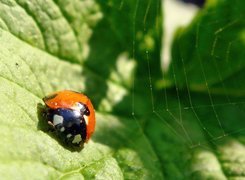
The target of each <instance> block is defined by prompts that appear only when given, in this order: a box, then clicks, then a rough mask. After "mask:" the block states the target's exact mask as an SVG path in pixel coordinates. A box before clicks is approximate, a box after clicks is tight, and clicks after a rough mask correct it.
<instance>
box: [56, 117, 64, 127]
mask: <svg viewBox="0 0 245 180" xmlns="http://www.w3.org/2000/svg"><path fill="white" fill-rule="evenodd" d="M63 120H64V118H63V117H62V116H59V115H57V114H55V115H54V117H53V124H54V126H56V125H57V124H61V123H63Z"/></svg>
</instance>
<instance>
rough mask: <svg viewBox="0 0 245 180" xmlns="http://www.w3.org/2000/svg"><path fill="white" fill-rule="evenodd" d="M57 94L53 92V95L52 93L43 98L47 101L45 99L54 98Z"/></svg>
mask: <svg viewBox="0 0 245 180" xmlns="http://www.w3.org/2000/svg"><path fill="white" fill-rule="evenodd" d="M57 95H58V94H52V95H50V96H45V97H44V98H43V101H44V102H45V101H48V100H50V99H53V98H55V97H56V96H57Z"/></svg>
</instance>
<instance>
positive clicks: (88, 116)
mask: <svg viewBox="0 0 245 180" xmlns="http://www.w3.org/2000/svg"><path fill="white" fill-rule="evenodd" d="M43 101H44V103H45V105H46V108H45V115H46V119H47V121H48V124H49V125H51V126H52V127H53V128H54V129H55V131H56V132H57V134H58V136H59V138H61V140H62V141H63V142H65V143H66V144H70V145H73V146H77V147H83V144H84V143H85V142H87V141H88V140H89V139H90V137H91V135H92V134H93V132H94V129H95V112H94V108H93V105H92V103H91V101H90V100H89V98H88V97H87V96H85V95H84V94H82V93H78V92H75V91H70V90H63V91H58V92H55V93H52V94H50V95H48V96H46V97H44V98H43Z"/></svg>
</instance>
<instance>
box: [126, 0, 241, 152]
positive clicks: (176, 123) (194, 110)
mask: <svg viewBox="0 0 245 180" xmlns="http://www.w3.org/2000/svg"><path fill="white" fill-rule="evenodd" d="M166 1H167V0H166ZM122 2H123V1H122ZM168 2H169V1H168ZM140 3H141V2H140V1H139V0H138V1H137V2H136V6H135V12H134V17H133V18H134V24H133V28H134V29H133V33H134V34H133V39H134V40H133V42H132V47H133V49H132V52H133V58H134V57H135V53H136V52H135V51H136V44H135V43H136V40H135V39H136V37H135V36H136V32H135V26H136V24H135V21H136V16H137V13H138V11H139V10H138V7H139V4H140ZM165 5H166V4H165ZM150 6H151V1H149V3H148V7H147V9H146V12H145V16H144V20H143V22H144V24H145V27H144V30H145V29H147V27H146V20H147V16H148V12H149V9H150V8H151V7H150ZM159 6H160V3H159ZM165 8H169V7H165ZM157 9H159V7H157ZM165 11H167V10H166V9H165ZM173 11H174V10H173ZM187 11H189V10H187ZM196 11H198V10H194V12H196ZM159 13H160V12H159ZM209 13H214V14H215V13H216V12H209ZM194 14H195V13H194ZM164 18H169V17H168V14H167V13H165V17H164ZM179 18H180V17H179ZM241 18H242V16H241V17H237V19H236V20H235V21H232V22H230V23H229V24H227V25H226V26H220V28H219V29H217V31H216V32H215V38H214V40H213V43H212V48H211V51H210V52H209V53H210V55H211V56H212V57H216V48H217V47H218V45H217V44H218V40H219V34H220V33H222V32H224V31H226V30H227V29H228V28H229V27H230V26H233V25H234V23H235V22H236V21H237V20H241ZM211 23H219V22H210V24H211ZM156 26H158V25H156ZM156 28H158V27H156ZM206 28H208V27H206V26H204V25H203V24H202V22H201V21H200V22H199V23H198V26H197V28H196V33H195V38H196V42H194V43H195V48H196V50H197V52H199V37H200V33H202V31H203V30H205V29H206ZM144 32H145V31H144ZM166 35H168V34H165V37H166ZM170 35H171V36H173V34H170ZM159 38H161V37H160V35H159ZM171 40H172V39H171V38H170V40H168V41H167V43H171ZM234 43H236V39H233V40H231V41H230V42H229V43H228V44H227V50H226V52H225V54H226V60H225V62H226V63H228V61H229V58H231V57H230V48H231V46H232V45H233V44H234ZM168 45H169V44H168ZM159 48H160V47H159ZM166 49H167V50H166ZM166 49H165V50H164V51H163V50H162V49H161V51H162V53H165V54H163V62H162V64H163V67H162V71H163V79H164V78H165V76H164V72H165V71H170V72H171V74H172V75H173V82H174V86H173V87H174V89H171V90H168V89H167V88H163V90H162V92H161V94H162V97H163V99H156V96H157V95H156V94H154V93H155V91H154V89H153V88H154V84H153V81H152V78H153V77H152V72H153V71H154V70H155V69H152V63H154V61H151V59H150V56H149V51H148V50H146V51H145V56H146V59H147V69H148V71H147V72H146V73H147V76H148V82H145V83H146V84H147V85H148V90H149V91H150V94H149V96H150V99H151V107H152V109H151V110H152V113H153V114H154V115H156V116H157V117H158V119H159V120H160V121H161V122H162V123H163V124H164V125H165V126H167V127H168V128H169V129H170V130H171V131H172V132H173V133H174V134H175V135H176V136H177V137H178V138H180V139H182V140H183V141H184V142H185V143H186V145H187V146H188V147H190V148H196V147H205V148H209V147H208V145H209V144H210V143H211V144H212V145H216V143H217V142H218V141H219V140H222V139H224V138H227V137H232V136H236V135H238V134H241V133H244V132H245V126H244V124H241V122H242V121H243V120H242V119H237V116H236V115H235V114H232V113H240V117H243V118H244V117H245V113H244V105H245V101H244V98H241V97H240V98H234V97H233V96H232V95H230V94H229V93H228V91H227V88H228V87H227V85H226V84H225V83H224V82H225V80H224V79H223V78H222V75H221V72H222V69H221V68H220V67H219V65H218V63H217V60H216V59H215V58H213V64H214V67H215V69H216V70H217V74H216V75H217V77H218V79H219V83H220V84H221V86H222V89H223V92H224V94H223V95H222V96H220V95H216V94H214V93H212V92H211V90H210V86H211V85H210V83H209V81H208V77H207V73H208V69H207V68H206V66H204V64H203V61H202V60H201V57H200V53H197V54H198V56H197V59H196V61H197V62H198V64H199V67H200V69H201V71H200V74H199V76H202V78H203V80H204V84H205V88H206V93H204V94H202V93H198V92H193V91H192V89H191V88H190V87H189V84H190V83H189V82H190V80H189V79H190V75H189V74H188V73H187V70H186V68H185V66H184V57H183V56H182V55H181V57H180V58H181V59H180V61H181V62H182V65H183V66H182V67H181V68H182V69H181V70H182V71H183V73H184V74H183V76H184V84H185V86H186V89H185V90H183V89H179V86H178V82H177V81H178V80H177V71H178V70H179V69H176V68H175V66H169V64H170V63H171V62H170V59H171V57H169V56H170V55H168V53H169V54H170V52H169V51H170V48H166ZM179 51H180V54H182V53H184V51H185V49H184V48H181V46H180V50H179ZM166 54H167V55H166ZM168 58H169V59H168ZM166 59H167V60H166ZM240 66H242V65H240ZM136 80H137V79H134V82H135V81H136ZM236 83H237V82H233V84H236ZM236 87H239V84H236ZM137 88H138V87H136V86H135V83H134V86H133V88H132V116H133V118H134V119H137V118H136V116H135V108H136V104H135V92H136V91H137ZM170 96H173V97H175V99H176V101H177V103H175V104H173V103H171V98H170ZM199 96H201V98H199ZM200 99H201V100H200ZM159 104H160V106H159ZM226 108H228V111H227V112H224V109H226ZM189 115H190V116H191V118H192V119H194V121H195V122H194V123H196V124H198V125H199V127H201V129H200V130H201V131H202V134H203V135H204V136H205V137H206V138H205V140H203V139H202V138H199V137H195V132H192V131H193V130H192V129H190V128H188V124H190V123H193V121H191V122H188V121H189V119H188V116H189ZM166 116H167V117H168V118H166ZM231 116H234V118H233V122H230V120H231V119H232V118H231ZM214 129H215V130H214Z"/></svg>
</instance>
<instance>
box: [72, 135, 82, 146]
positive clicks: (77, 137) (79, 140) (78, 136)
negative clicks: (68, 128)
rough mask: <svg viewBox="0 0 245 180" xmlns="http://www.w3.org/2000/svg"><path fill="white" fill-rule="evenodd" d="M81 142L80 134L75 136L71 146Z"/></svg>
mask: <svg viewBox="0 0 245 180" xmlns="http://www.w3.org/2000/svg"><path fill="white" fill-rule="evenodd" d="M81 141H82V137H81V134H77V135H76V136H75V137H74V139H73V141H72V143H73V144H75V143H77V144H79V143H80V142H81Z"/></svg>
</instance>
